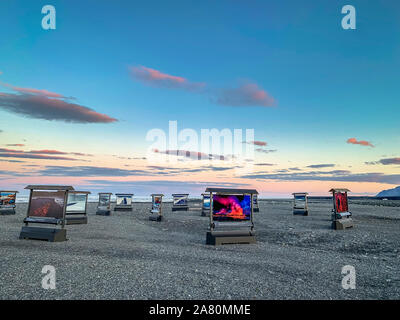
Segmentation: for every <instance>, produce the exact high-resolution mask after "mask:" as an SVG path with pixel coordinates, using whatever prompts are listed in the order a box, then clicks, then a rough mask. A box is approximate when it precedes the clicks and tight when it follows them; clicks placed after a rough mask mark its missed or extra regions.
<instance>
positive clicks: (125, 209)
mask: <svg viewBox="0 0 400 320" xmlns="http://www.w3.org/2000/svg"><path fill="white" fill-rule="evenodd" d="M114 211H132V207H129V208H124V207H115V208H114Z"/></svg>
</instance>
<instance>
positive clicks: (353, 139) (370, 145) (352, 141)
mask: <svg viewBox="0 0 400 320" xmlns="http://www.w3.org/2000/svg"><path fill="white" fill-rule="evenodd" d="M346 142H347V143H349V144H359V145H361V146H364V147H372V148H374V147H375V146H374V145H373V144H372V143H371V142H369V141H365V140H360V141H358V140H357V139H356V138H350V139H347V141H346Z"/></svg>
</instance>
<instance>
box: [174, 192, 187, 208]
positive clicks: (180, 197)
mask: <svg viewBox="0 0 400 320" xmlns="http://www.w3.org/2000/svg"><path fill="white" fill-rule="evenodd" d="M173 197H174V206H186V205H187V200H188V195H187V194H174V195H173Z"/></svg>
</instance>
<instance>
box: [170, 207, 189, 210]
mask: <svg viewBox="0 0 400 320" xmlns="http://www.w3.org/2000/svg"><path fill="white" fill-rule="evenodd" d="M188 209H189V207H172V211H188Z"/></svg>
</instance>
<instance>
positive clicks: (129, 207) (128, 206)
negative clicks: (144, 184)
mask: <svg viewBox="0 0 400 320" xmlns="http://www.w3.org/2000/svg"><path fill="white" fill-rule="evenodd" d="M115 196H116V197H117V199H118V196H131V204H119V205H118V204H117V200H116V202H115V207H114V211H117V210H128V211H132V209H133V204H132V202H133V196H134V194H133V193H116V194H115Z"/></svg>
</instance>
